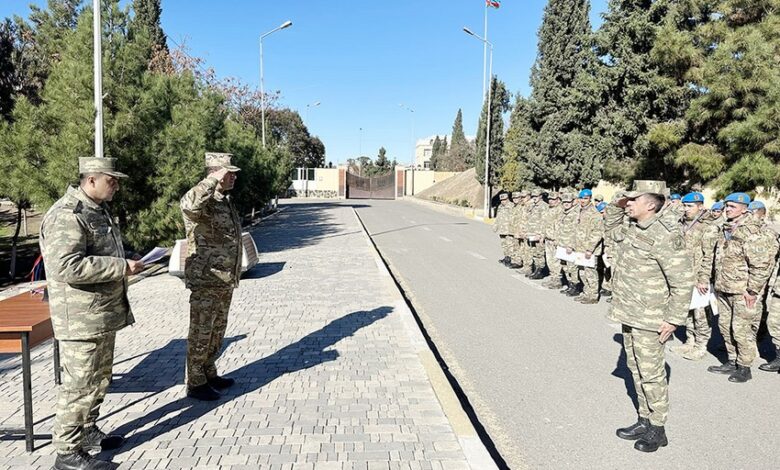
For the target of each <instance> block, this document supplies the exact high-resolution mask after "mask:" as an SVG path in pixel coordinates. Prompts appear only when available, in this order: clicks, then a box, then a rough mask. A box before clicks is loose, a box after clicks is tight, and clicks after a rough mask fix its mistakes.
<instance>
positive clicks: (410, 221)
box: [407, 219, 417, 225]
mask: <svg viewBox="0 0 780 470" xmlns="http://www.w3.org/2000/svg"><path fill="white" fill-rule="evenodd" d="M407 220H409V219H407ZM409 223H410V224H413V225H414V224H416V223H417V222H415V221H414V220H409Z"/></svg>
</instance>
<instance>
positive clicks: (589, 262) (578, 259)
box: [574, 252, 597, 268]
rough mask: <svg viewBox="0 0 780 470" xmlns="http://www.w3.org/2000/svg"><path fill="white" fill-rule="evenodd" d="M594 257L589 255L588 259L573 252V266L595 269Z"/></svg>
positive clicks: (581, 254) (583, 254)
mask: <svg viewBox="0 0 780 470" xmlns="http://www.w3.org/2000/svg"><path fill="white" fill-rule="evenodd" d="M596 258H597V256H596V255H590V258H586V257H585V253H580V252H575V253H574V264H576V265H577V266H585V267H586V268H595V267H596Z"/></svg>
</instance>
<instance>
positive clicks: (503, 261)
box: [498, 256, 509, 266]
mask: <svg viewBox="0 0 780 470" xmlns="http://www.w3.org/2000/svg"><path fill="white" fill-rule="evenodd" d="M498 262H499V263H501V264H503V265H504V266H509V257H508V256H504V257H503V258H501V259H500V260H498Z"/></svg>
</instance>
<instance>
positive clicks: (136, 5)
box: [133, 0, 168, 51]
mask: <svg viewBox="0 0 780 470" xmlns="http://www.w3.org/2000/svg"><path fill="white" fill-rule="evenodd" d="M160 1H161V0H133V11H135V18H134V21H133V26H134V28H135V29H136V30H143V31H144V32H145V33H146V34H147V35H148V37H149V40H150V41H151V45H152V48H156V49H158V50H165V51H167V50H168V38H167V36H166V35H165V32H164V31H163V29H162V24H161V21H160V20H161V17H162V6H161V5H160Z"/></svg>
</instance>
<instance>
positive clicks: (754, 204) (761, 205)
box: [748, 201, 766, 211]
mask: <svg viewBox="0 0 780 470" xmlns="http://www.w3.org/2000/svg"><path fill="white" fill-rule="evenodd" d="M748 209H750V210H751V211H754V210H757V209H766V206H765V205H764V203H763V202H761V201H753V202H751V203H750V205H749V206H748Z"/></svg>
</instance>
